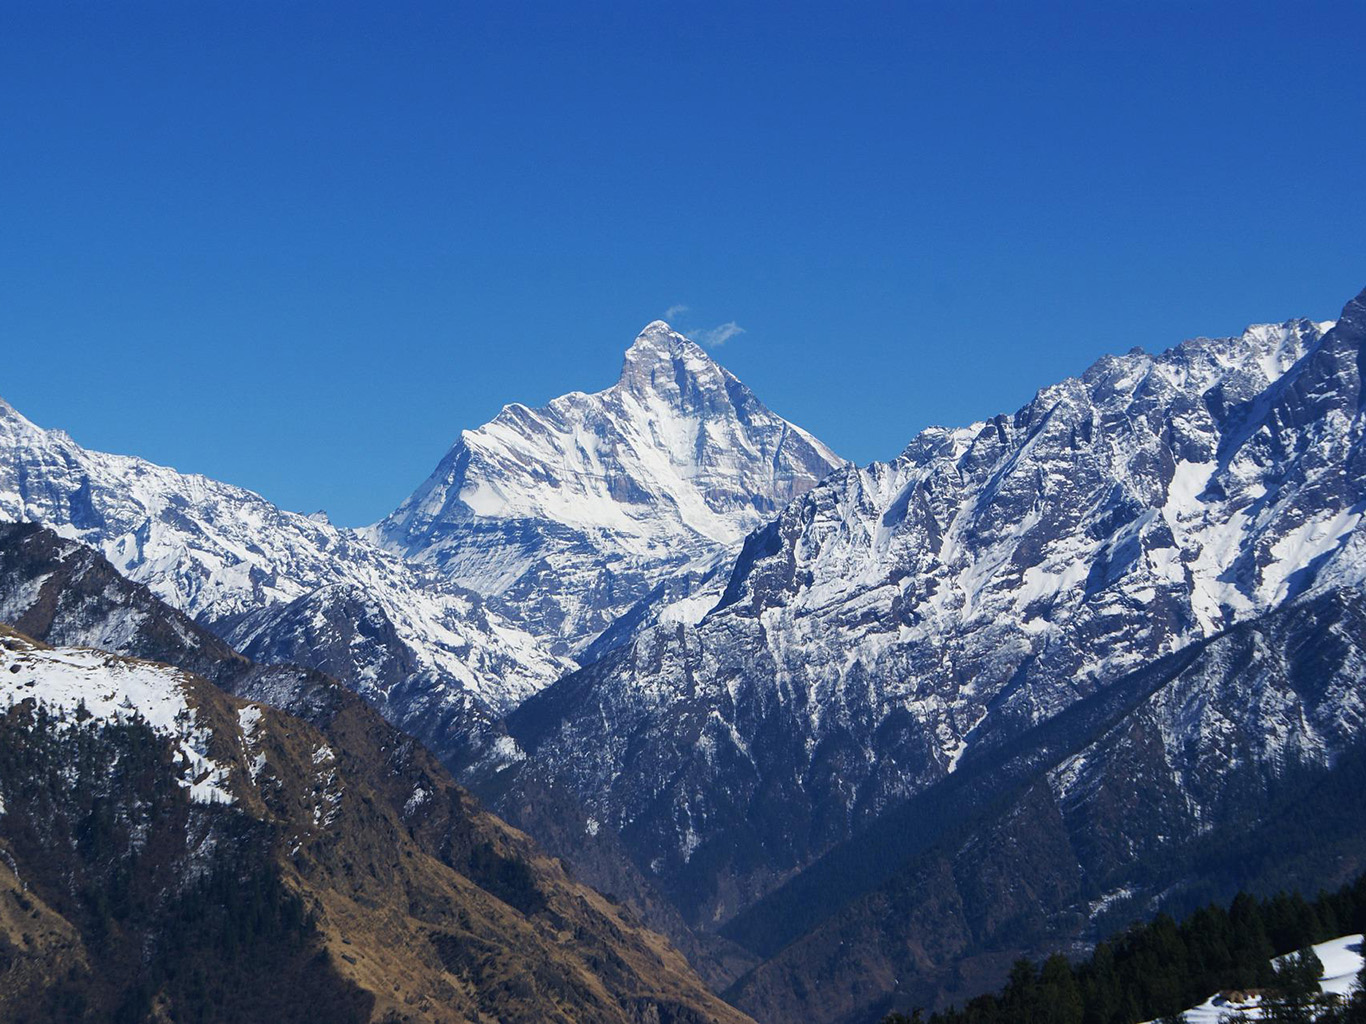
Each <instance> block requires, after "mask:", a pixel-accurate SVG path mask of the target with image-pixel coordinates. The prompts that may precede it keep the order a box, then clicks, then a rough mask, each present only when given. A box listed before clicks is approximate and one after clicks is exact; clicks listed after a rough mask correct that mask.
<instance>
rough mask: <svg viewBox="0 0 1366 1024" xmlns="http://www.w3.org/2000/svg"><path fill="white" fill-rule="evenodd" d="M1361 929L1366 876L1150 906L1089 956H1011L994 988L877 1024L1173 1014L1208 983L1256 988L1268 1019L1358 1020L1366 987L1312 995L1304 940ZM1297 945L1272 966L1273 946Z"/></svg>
mask: <svg viewBox="0 0 1366 1024" xmlns="http://www.w3.org/2000/svg"><path fill="white" fill-rule="evenodd" d="M1361 931H1366V875H1363V876H1361V877H1360V878H1358V879H1357V881H1356V882H1355V883H1353V884H1351V885H1346V886H1343V887H1342V888H1341V889H1339V890H1338V891H1336V892H1332V893H1320V894H1319V895H1318V896H1317V897H1316V898H1315V899H1313V900H1306V899H1305V898H1304V897H1302V896H1300V895H1299V894H1288V893H1278V894H1277V895H1275V896H1272V897H1270V898H1268V899H1260V900H1259V899H1256V898H1255V897H1252V896H1249V895H1247V894H1246V893H1240V894H1239V895H1238V896H1237V897H1235V898H1234V900H1233V902H1232V903H1231V904H1230V905H1229V906H1228V907H1221V906H1215V905H1210V906H1206V907H1202V908H1200V909H1199V910H1196V911H1195V912H1193V913H1191V914H1189V915H1188V916H1187V917H1186V918H1185V919H1184V920H1182V921H1181V922H1180V923H1179V924H1178V923H1177V922H1176V920H1174V919H1173V918H1172V917H1171V916H1169V915H1167V914H1159V915H1158V916H1157V917H1156V918H1154V919H1153V920H1152V921H1150V922H1148V923H1146V924H1140V925H1135V926H1133V927H1131V928H1129V929H1128V930H1126V931H1124V932H1122V933H1120V934H1119V935H1117V936H1115V937H1113V938H1111V939H1108V940H1106V941H1104V942H1101V943H1100V944H1099V945H1097V946H1096V948H1095V951H1094V952H1093V953H1092V954H1091V956H1090V958H1089V959H1087V960H1085V961H1082V962H1079V963H1072V962H1070V961H1069V960H1068V959H1067V958H1066V957H1064V956H1061V955H1055V956H1052V957H1049V958H1048V959H1047V960H1045V961H1044V962H1043V963H1042V964H1035V963H1033V962H1032V961H1029V960H1018V961H1016V963H1015V965H1014V967H1013V968H1012V969H1011V973H1010V980H1009V981H1008V982H1007V984H1006V986H1005V988H1004V989H1002V990H1001V991H1000V992H999V993H996V994H994V995H984V996H979V997H977V998H975V999H973V1000H971V1001H970V1002H968V1003H967V1005H966V1006H964V1007H962V1008H961V1009H960V1008H953V1009H949V1010H945V1011H941V1012H939V1013H935V1014H932V1015H929V1016H928V1017H927V1016H925V1015H924V1014H923V1013H921V1012H920V1011H917V1012H916V1013H915V1014H913V1015H911V1016H909V1017H908V1016H907V1015H905V1014H900V1013H894V1014H890V1015H888V1016H887V1017H886V1018H884V1020H883V1024H913V1022H914V1024H1135V1022H1137V1021H1145V1020H1157V1019H1162V1020H1166V1021H1175V1020H1176V1019H1177V1017H1178V1015H1179V1014H1180V1013H1181V1012H1182V1011H1183V1010H1185V1009H1187V1008H1189V1007H1191V1006H1195V1005H1197V1004H1199V1003H1202V1002H1204V1001H1205V1000H1206V999H1208V998H1209V997H1210V996H1211V995H1212V994H1214V993H1216V992H1222V991H1228V990H1230V989H1236V990H1243V991H1246V990H1249V989H1257V990H1262V991H1263V992H1265V993H1266V997H1265V998H1266V1000H1267V1002H1268V1004H1269V1007H1268V1010H1267V1016H1266V1018H1265V1019H1267V1020H1270V1021H1272V1022H1273V1024H1308V1022H1309V1021H1311V1020H1317V1021H1320V1022H1323V1024H1334V1022H1339V1021H1340V1022H1343V1024H1366V995H1363V994H1361V993H1358V994H1357V995H1356V996H1355V997H1354V998H1353V999H1352V1000H1349V1001H1347V1002H1346V1003H1344V1004H1342V1005H1332V1004H1331V1000H1330V1001H1319V1000H1317V998H1316V997H1317V991H1318V984H1317V978H1318V977H1319V973H1320V971H1321V965H1320V964H1318V962H1317V958H1316V957H1314V956H1313V953H1312V952H1311V951H1308V949H1307V947H1309V946H1311V945H1313V944H1314V943H1318V942H1323V941H1325V940H1327V939H1331V938H1335V937H1337V936H1339V935H1345V934H1349V933H1353V932H1361ZM1297 950H1298V951H1303V952H1301V953H1300V955H1299V956H1298V957H1292V958H1291V959H1290V960H1289V961H1288V962H1286V963H1285V964H1283V965H1282V968H1281V969H1280V970H1277V969H1276V967H1275V966H1274V965H1273V964H1272V960H1273V958H1275V957H1277V956H1278V955H1281V954H1286V953H1290V952H1294V951H1297Z"/></svg>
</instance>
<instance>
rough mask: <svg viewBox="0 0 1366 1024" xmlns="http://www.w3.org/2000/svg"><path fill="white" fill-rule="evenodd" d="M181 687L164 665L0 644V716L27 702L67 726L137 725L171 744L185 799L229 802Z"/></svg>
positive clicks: (222, 773) (223, 778)
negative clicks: (60, 717) (143, 725)
mask: <svg viewBox="0 0 1366 1024" xmlns="http://www.w3.org/2000/svg"><path fill="white" fill-rule="evenodd" d="M185 686H186V679H185V676H184V675H183V674H182V673H181V672H178V671H177V670H175V669H172V668H167V667H166V666H164V665H153V664H151V663H149V662H144V661H130V660H127V659H124V658H118V657H115V656H114V655H112V654H106V653H104V652H103V651H94V650H86V649H84V648H66V649H59V650H50V649H46V648H42V647H38V646H35V645H33V644H30V643H28V642H27V641H25V640H22V639H19V638H17V637H13V636H9V637H5V638H4V639H3V641H2V642H0V711H5V710H8V709H9V708H12V707H14V706H15V705H16V704H22V703H24V702H25V701H27V700H33V701H34V702H35V703H36V704H38V705H40V706H42V707H45V708H46V709H47V710H48V712H49V713H51V714H52V715H54V716H56V715H59V714H60V715H63V716H64V717H65V718H66V720H67V722H68V723H69V725H70V726H71V727H75V726H76V724H77V723H78V722H81V723H84V724H86V725H99V724H101V723H106V722H130V721H133V720H134V719H141V720H142V721H144V722H145V723H146V724H147V725H149V726H150V727H151V728H152V730H153V731H154V732H155V733H157V734H158V735H160V736H166V737H170V738H171V739H173V740H174V741H175V742H176V749H177V752H178V753H179V754H180V756H181V771H180V780H179V781H180V784H181V786H183V787H184V788H186V789H188V790H189V791H190V799H191V800H194V801H195V802H196V803H204V804H213V803H232V800H233V798H232V793H231V791H230V790H229V788H228V767H227V766H226V765H222V764H219V763H217V762H215V761H214V760H213V759H212V758H211V757H209V741H210V739H211V733H210V730H209V729H208V728H207V727H206V726H203V725H201V724H200V723H199V722H198V721H197V720H196V717H195V713H194V709H193V708H192V707H191V706H190V704H189V702H188V701H187V700H186V694H185ZM81 708H84V712H83V713H82V712H81V711H80V709H81ZM258 716H259V711H258ZM2 806H3V804H0V807H2Z"/></svg>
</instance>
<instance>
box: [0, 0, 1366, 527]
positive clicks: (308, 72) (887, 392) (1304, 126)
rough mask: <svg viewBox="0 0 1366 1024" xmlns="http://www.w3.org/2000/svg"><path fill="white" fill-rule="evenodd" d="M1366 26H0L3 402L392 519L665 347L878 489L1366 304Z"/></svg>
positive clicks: (901, 21)
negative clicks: (1255, 336)
mask: <svg viewBox="0 0 1366 1024" xmlns="http://www.w3.org/2000/svg"><path fill="white" fill-rule="evenodd" d="M1364 52H1366V5H1362V4H1360V3H1356V4H1336V5H1335V4H1303V3H1294V4H1292V3H1286V4H1281V5H1270V6H1268V5H1258V4H1250V3H1227V4H1198V3H1197V4H1189V3H1185V4H1176V3H1163V2H1148V3H1142V4H1127V5H1126V4H1113V3H1094V4H1088V5H1082V4H1080V3H1078V4H1070V5H1056V6H1054V5H1047V4H1043V3H1027V2H1023V0H1022V2H1018V3H1000V4H973V3H942V4H938V3H935V4H914V3H899V4H887V5H879V4H867V3H862V4H860V3H856V4H847V3H840V4H835V3H832V4H829V5H806V4H795V5H790V4H778V3H772V4H753V5H747V4H735V3H724V4H708V3H686V2H670V3H662V2H661V3H655V2H627V0H620V2H616V3H611V4H601V5H599V4H592V3H587V2H581V0H574V2H569V0H566V2H563V3H555V4H542V3H507V4H501V3H485V2H481V3H476V4H452V3H431V4H417V3H407V4H404V3H399V4H388V3H379V2H372V3H367V4H364V5H360V4H347V3H341V2H337V0H329V2H326V3H317V4H303V3H289V2H259V3H238V2H233V3H229V2H221V3H208V2H192V3H183V2H179V0H177V2H175V3H167V4H155V3H151V2H137V3H131V2H128V3H125V2H113V3H111V2H105V0H101V2H99V3H88V4H61V3H58V2H56V0H40V2H33V3H29V2H24V0H10V2H9V3H6V4H4V5H0V96H2V97H3V104H0V211H2V213H0V261H3V268H2V269H3V273H0V347H2V349H0V350H3V352H4V353H5V356H6V358H5V359H4V362H3V367H2V368H0V395H4V396H5V397H6V398H8V399H9V400H10V401H12V402H13V403H14V404H15V405H17V406H18V407H19V408H20V409H21V410H22V411H24V412H25V413H26V414H27V415H29V417H30V418H32V419H34V420H36V421H37V422H39V423H40V424H42V425H44V426H60V427H63V428H65V429H67V430H68V431H69V432H70V433H71V434H72V435H73V436H75V437H76V439H77V440H78V441H80V442H81V443H83V444H85V445H87V446H89V447H95V448H102V449H105V450H113V451H120V452H129V453H134V454H139V455H143V456H145V457H148V458H151V459H154V460H156V461H159V462H163V463H168V464H171V465H174V466H176V467H178V468H180V469H183V470H189V471H197V472H203V473H207V474H210V475H212V476H215V477H219V478H221V479H225V480H228V481H231V482H233V483H237V484H241V485H244V486H247V487H251V488H253V489H254V490H258V491H260V492H261V493H263V494H265V495H266V496H267V497H269V498H271V499H273V500H275V501H276V502H278V503H280V504H282V505H284V506H286V507H289V508H297V509H302V510H304V511H311V510H313V509H315V508H318V507H325V508H327V509H328V510H329V511H330V512H332V514H333V517H334V519H336V520H337V521H339V522H344V523H350V524H359V523H364V522H368V521H371V520H373V519H376V518H378V517H379V516H381V515H382V514H384V513H385V512H387V511H388V510H389V509H390V508H392V507H393V506H394V505H395V504H397V502H398V501H399V500H401V499H402V498H403V497H404V496H405V495H406V494H407V493H408V491H410V490H411V489H412V488H413V487H415V486H416V485H417V484H418V483H419V482H420V481H421V480H422V479H423V478H424V477H425V476H426V475H427V473H428V472H429V471H430V470H431V468H432V466H433V465H434V464H435V463H436V461H437V459H438V458H439V457H440V455H441V454H442V453H443V452H444V450H445V448H446V447H447V445H448V444H449V443H450V441H451V440H452V439H453V438H454V437H455V436H456V435H457V434H458V432H459V430H460V429H461V428H464V427H472V426H477V425H478V424H480V423H482V422H484V421H485V420H487V419H488V418H489V417H490V416H492V415H494V414H495V413H496V412H497V410H498V408H499V407H500V406H501V405H502V404H503V403H505V402H510V401H524V402H528V403H537V402H540V401H543V400H545V399H547V398H549V397H551V396H553V395H555V394H559V393H561V392H564V391H569V390H594V389H597V388H600V387H604V386H606V385H608V384H610V383H611V382H612V381H613V380H614V379H615V377H616V373H617V370H618V367H619V363H620V356H621V352H622V351H623V350H624V349H625V348H626V346H627V345H629V343H630V341H631V339H632V338H633V337H634V335H635V333H636V332H637V331H638V330H639V328H640V327H641V326H643V325H644V324H645V323H646V322H648V321H649V320H652V319H654V318H656V317H659V316H661V315H663V313H664V311H665V310H666V309H668V308H670V307H673V306H678V305H686V306H688V307H689V311H688V312H687V313H686V314H684V315H682V316H680V317H678V318H676V320H677V321H678V322H681V324H682V325H683V326H686V327H693V328H708V327H715V326H717V325H720V324H724V323H728V322H735V323H737V324H739V325H740V326H741V327H743V328H744V331H745V333H743V334H741V335H737V336H735V337H733V338H731V339H730V340H729V341H728V342H727V343H726V344H725V345H724V346H723V347H721V348H719V349H717V350H716V355H717V356H718V358H720V360H721V361H722V362H724V363H725V364H726V365H728V366H729V367H730V368H731V369H732V370H733V371H734V372H736V373H737V374H738V375H739V376H740V377H741V378H742V379H743V380H745V381H746V382H748V383H749V384H751V385H752V386H753V387H754V389H755V390H756V391H757V392H758V394H759V395H760V396H761V397H762V398H763V399H764V400H765V401H767V402H768V403H769V404H770V405H771V406H772V407H773V408H774V409H776V410H777V411H778V412H780V413H782V414H784V415H786V416H787V417H789V418H790V419H793V420H794V421H796V422H798V423H800V424H802V425H803V426H805V427H807V428H808V429H810V430H812V431H814V432H815V433H816V434H818V435H819V436H821V437H822V438H824V439H825V440H826V441H828V442H829V443H830V444H832V445H833V446H834V447H835V448H836V449H837V450H839V451H840V452H842V453H844V454H846V455H848V456H849V457H851V458H854V459H857V460H859V461H868V460H871V459H874V458H886V457H890V456H892V455H894V454H895V453H896V452H897V451H899V450H900V449H901V448H902V447H903V446H904V445H905V443H906V442H907V441H908V440H909V439H910V438H911V437H912V435H913V434H914V433H915V432H916V431H917V430H919V429H920V428H922V427H924V426H926V425H928V424H932V423H944V424H959V423H964V422H968V421H971V420H973V419H975V418H979V417H982V416H986V415H990V414H992V413H995V412H998V411H1012V410H1014V409H1015V408H1017V407H1018V406H1020V405H1021V404H1023V403H1024V402H1025V401H1027V400H1028V398H1029V397H1030V395H1031V394H1032V392H1033V391H1034V390H1035V389H1036V388H1037V387H1040V386H1042V385H1044V384H1047V383H1049V382H1051V381H1053V380H1056V379H1058V378H1060V377H1062V376H1065V375H1068V374H1072V373H1077V372H1080V371H1081V370H1082V369H1084V368H1085V367H1086V366H1087V365H1088V364H1089V363H1090V362H1091V361H1092V360H1093V359H1095V358H1096V357H1098V356H1099V355H1101V354H1103V353H1106V352H1119V351H1124V350H1127V349H1129V348H1131V347H1132V346H1134V345H1142V346H1144V347H1145V348H1150V349H1160V348H1164V347H1166V346H1168V345H1170V344H1174V343H1175V342H1177V341H1179V340H1181V339H1182V338H1184V337H1188V336H1193V335H1196V334H1225V333H1231V332H1235V331H1237V330H1240V329H1241V328H1242V327H1243V326H1244V325H1245V324H1246V323H1249V322H1254V321H1264V320H1281V319H1286V318H1289V317H1291V316H1298V315H1308V316H1313V317H1330V316H1333V315H1335V314H1336V313H1337V311H1338V310H1339V309H1340V308H1341V306H1342V304H1343V303H1344V302H1345V301H1346V300H1347V299H1348V298H1350V297H1351V296H1352V295H1354V294H1355V293H1356V292H1357V291H1358V290H1360V289H1361V288H1362V286H1363V285H1366V246H1363V240H1364V239H1366V231H1364V230H1363V228H1366V217H1364V214H1366V130H1363V113H1364V112H1366V102H1363V101H1366V73H1363V70H1362V54H1363V53H1364Z"/></svg>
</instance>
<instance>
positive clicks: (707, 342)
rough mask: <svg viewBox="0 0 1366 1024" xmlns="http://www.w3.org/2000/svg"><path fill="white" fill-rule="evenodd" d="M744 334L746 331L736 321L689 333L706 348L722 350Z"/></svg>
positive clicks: (690, 336) (689, 335)
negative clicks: (739, 335)
mask: <svg viewBox="0 0 1366 1024" xmlns="http://www.w3.org/2000/svg"><path fill="white" fill-rule="evenodd" d="M744 333H745V329H744V328H743V327H741V326H740V325H739V324H737V323H736V322H735V321H734V320H732V321H730V322H729V323H724V324H721V325H720V326H718V327H701V328H698V329H696V330H691V331H688V332H687V334H688V337H689V338H691V339H692V340H693V341H695V342H697V343H698V344H699V345H701V346H703V347H704V348H720V347H721V346H722V345H724V344H725V343H726V342H728V341H730V339H731V338H733V337H735V336H736V335H737V334H744Z"/></svg>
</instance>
